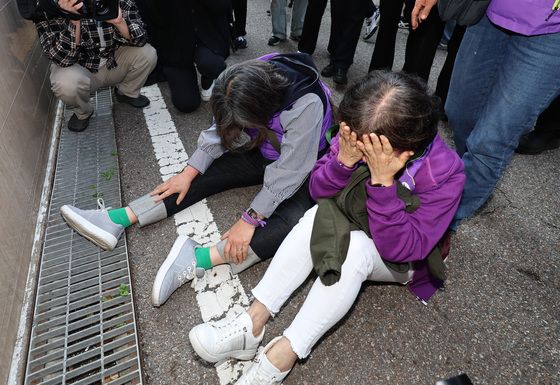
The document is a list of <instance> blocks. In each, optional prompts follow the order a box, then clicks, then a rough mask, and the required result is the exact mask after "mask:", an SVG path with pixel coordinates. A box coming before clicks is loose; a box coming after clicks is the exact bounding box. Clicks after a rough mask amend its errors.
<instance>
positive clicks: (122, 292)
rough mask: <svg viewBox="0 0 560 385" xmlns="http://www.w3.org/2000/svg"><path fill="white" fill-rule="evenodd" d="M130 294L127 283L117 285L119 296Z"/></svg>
mask: <svg viewBox="0 0 560 385" xmlns="http://www.w3.org/2000/svg"><path fill="white" fill-rule="evenodd" d="M129 294H130V291H129V289H128V285H127V284H125V283H121V284H120V286H119V295H120V296H121V297H126V296H127V295H129Z"/></svg>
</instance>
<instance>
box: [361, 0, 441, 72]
mask: <svg viewBox="0 0 560 385" xmlns="http://www.w3.org/2000/svg"><path fill="white" fill-rule="evenodd" d="M403 3H404V4H405V12H404V13H405V17H406V18H407V19H408V21H410V11H411V10H412V7H413V6H414V1H413V0H381V3H380V7H379V11H380V13H381V18H380V21H379V30H378V32H377V40H376V41H375V48H374V50H373V54H372V56H371V63H370V65H369V70H370V71H373V70H376V69H388V70H391V69H392V68H393V61H394V57H395V42H396V37H397V31H398V24H399V20H400V16H401V11H402V7H403ZM444 28H445V23H444V22H443V21H442V20H441V19H440V17H439V13H438V10H437V7H434V8H432V11H431V12H430V14H429V16H428V18H427V19H426V20H425V21H424V22H423V23H422V24H421V25H420V27H418V29H416V30H414V31H412V30H410V31H409V34H408V39H407V41H406V53H405V63H404V66H403V68H402V69H403V71H405V72H408V73H413V74H416V75H418V76H420V77H421V78H423V79H425V80H426V81H427V80H428V78H429V76H430V70H431V68H432V64H433V61H434V56H435V54H436V50H437V45H438V43H439V41H440V39H441V36H442V34H443V29H444Z"/></svg>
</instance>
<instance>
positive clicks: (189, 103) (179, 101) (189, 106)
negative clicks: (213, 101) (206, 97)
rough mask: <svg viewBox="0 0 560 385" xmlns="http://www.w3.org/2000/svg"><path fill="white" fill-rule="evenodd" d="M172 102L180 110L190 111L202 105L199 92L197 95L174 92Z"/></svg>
mask: <svg viewBox="0 0 560 385" xmlns="http://www.w3.org/2000/svg"><path fill="white" fill-rule="evenodd" d="M197 91H198V89H197ZM171 102H172V103H173V105H174V106H175V108H177V109H178V110H179V111H181V112H185V113H189V112H193V111H195V110H196V109H197V108H198V107H200V96H199V95H198V92H197V94H196V95H194V94H193V95H188V94H186V93H185V92H172V93H171Z"/></svg>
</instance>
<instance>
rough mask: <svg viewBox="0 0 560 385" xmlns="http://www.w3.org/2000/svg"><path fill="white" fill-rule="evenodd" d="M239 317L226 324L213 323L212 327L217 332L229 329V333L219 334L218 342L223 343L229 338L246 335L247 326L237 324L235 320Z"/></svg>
mask: <svg viewBox="0 0 560 385" xmlns="http://www.w3.org/2000/svg"><path fill="white" fill-rule="evenodd" d="M238 318H239V315H237V316H236V317H234V318H231V319H229V320H228V321H227V322H223V323H217V322H216V323H214V324H213V325H212V326H214V327H215V328H216V329H218V330H220V331H221V330H223V329H229V333H220V340H219V342H224V341H225V340H226V339H228V338H230V337H235V336H238V335H241V334H245V333H247V326H242V325H240V324H238V323H237V319H238Z"/></svg>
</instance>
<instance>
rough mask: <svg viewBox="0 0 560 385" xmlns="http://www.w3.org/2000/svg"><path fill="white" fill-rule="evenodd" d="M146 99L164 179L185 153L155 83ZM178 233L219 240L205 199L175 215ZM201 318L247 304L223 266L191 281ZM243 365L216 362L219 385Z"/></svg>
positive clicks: (177, 169)
mask: <svg viewBox="0 0 560 385" xmlns="http://www.w3.org/2000/svg"><path fill="white" fill-rule="evenodd" d="M142 94H143V95H145V96H147V97H148V99H150V105H149V106H148V107H146V108H144V110H143V111H144V117H145V118H146V124H147V126H148V130H149V132H150V138H151V141H152V145H153V147H154V153H155V156H156V159H157V162H158V164H159V168H160V174H161V178H162V179H163V180H164V181H165V180H167V179H169V178H170V177H172V176H173V175H175V174H176V173H178V172H180V171H181V170H182V169H183V167H185V165H186V163H187V160H188V159H189V156H188V155H187V152H186V151H185V147H184V146H183V143H182V142H181V139H180V138H179V134H178V133H177V129H176V128H175V123H174V122H173V120H172V119H171V115H170V114H169V111H168V110H167V106H166V104H165V101H164V100H163V96H162V95H161V91H160V89H159V87H158V86H157V85H152V86H149V87H145V88H143V89H142ZM174 218H175V225H176V226H177V233H178V234H179V235H188V236H190V237H192V238H193V239H194V240H195V241H197V242H199V243H201V244H202V245H211V244H214V243H216V242H218V241H219V240H220V232H219V231H218V227H217V226H216V223H215V222H214V217H213V216H212V213H211V212H210V209H209V208H208V205H207V203H206V199H204V200H203V201H201V202H199V203H197V204H195V205H192V206H191V207H189V208H187V209H185V210H183V211H181V212H180V213H178V214H176V215H175V217H174ZM193 286H194V289H195V291H196V298H197V301H198V304H199V307H200V312H201V315H202V319H203V320H204V321H205V322H206V321H209V320H216V319H221V318H225V317H230V316H233V314H237V313H239V312H241V311H242V310H243V309H244V308H245V307H246V306H248V305H249V299H248V297H247V295H246V294H245V290H244V289H243V286H242V285H241V281H239V278H238V277H237V275H232V274H231V272H230V268H229V266H227V265H223V266H218V267H215V268H214V269H212V270H211V271H210V272H207V274H206V275H205V277H204V278H203V279H199V280H196V282H194V283H193ZM245 366H246V364H245V363H243V362H237V361H226V362H223V363H220V364H218V365H216V370H217V372H218V377H219V379H220V384H221V385H226V384H230V383H232V382H233V381H235V380H236V379H237V378H238V377H239V374H240V373H241V372H242V371H243V368H244V367H245Z"/></svg>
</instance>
